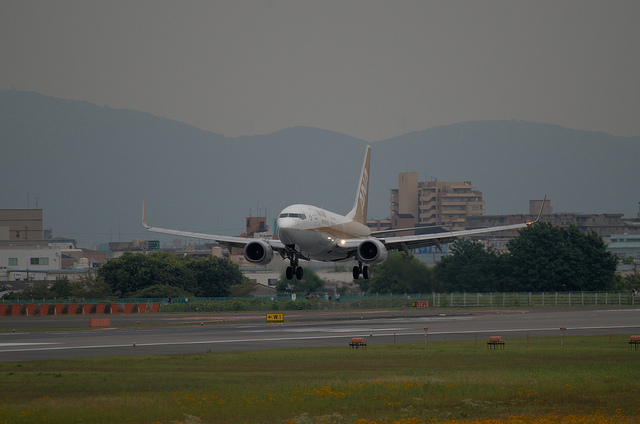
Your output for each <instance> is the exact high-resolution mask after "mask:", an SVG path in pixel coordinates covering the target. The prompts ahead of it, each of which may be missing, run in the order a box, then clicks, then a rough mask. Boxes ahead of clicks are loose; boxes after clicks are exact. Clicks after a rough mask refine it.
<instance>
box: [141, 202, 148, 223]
mask: <svg viewBox="0 0 640 424" xmlns="http://www.w3.org/2000/svg"><path fill="white" fill-rule="evenodd" d="M142 226H143V227H144V228H146V229H147V230H148V229H149V226H148V225H147V212H146V211H145V207H144V199H142Z"/></svg>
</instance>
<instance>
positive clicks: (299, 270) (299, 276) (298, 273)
mask: <svg viewBox="0 0 640 424" xmlns="http://www.w3.org/2000/svg"><path fill="white" fill-rule="evenodd" d="M303 276H304V271H303V270H302V267H301V266H299V267H296V278H297V279H298V280H302V277H303Z"/></svg>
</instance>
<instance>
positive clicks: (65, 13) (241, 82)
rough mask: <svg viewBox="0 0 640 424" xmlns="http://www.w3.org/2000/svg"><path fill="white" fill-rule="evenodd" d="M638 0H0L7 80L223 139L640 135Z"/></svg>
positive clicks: (1, 76)
mask: <svg viewBox="0 0 640 424" xmlns="http://www.w3.org/2000/svg"><path fill="white" fill-rule="evenodd" d="M639 21H640V1H638V0H629V1H621V0H614V1H588V0H576V1H558V0H552V1H541V0H536V1H516V0H509V1H492V0H475V1H456V0H448V1H424V0H422V1H386V2H384V1H373V0H363V1H360V0H356V1H345V0H339V1H333V0H323V1H288V0H260V1H253V0H247V1H243V0H233V1H188V2H187V1H174V0H171V1H157V0H153V1H129V0H126V1H120V0H115V1H114V0H110V1H92V0H81V1H25V0H18V1H8V0H2V2H0V39H1V40H2V42H1V43H0V57H1V63H2V65H1V68H0V89H8V88H11V87H12V86H13V87H15V88H16V89H19V90H27V91H36V92H40V93H43V94H47V95H51V96H56V97H63V98H72V99H77V100H87V101H89V102H92V103H97V104H100V105H102V104H107V105H109V106H111V107H114V108H129V109H136V110H141V111H146V112H151V113H153V114H157V115H161V116H164V117H167V118H171V119H176V120H179V121H183V122H186V123H189V124H192V125H195V126H198V127H200V128H203V129H207V130H211V131H213V132H217V133H221V134H224V135H226V136H240V135H251V134H265V133H270V132H273V131H277V130H279V129H282V128H287V127H291V126H298V125H305V126H313V127H319V128H324V129H329V130H334V131H338V132H342V133H345V134H349V135H352V136H355V137H359V138H362V139H365V140H368V141H375V140H380V139H385V138H388V137H392V136H395V135H399V134H401V133H403V132H409V131H418V130H422V129H426V128H429V127H432V126H435V125H442V124H450V123H454V122H460V121H467V120H485V119H523V120H529V121H537V122H545V123H553V124H559V125H563V126H566V127H570V128H577V129H585V130H598V131H605V132H609V133H612V134H615V135H623V136H638V135H640V25H639V24H638V22H639Z"/></svg>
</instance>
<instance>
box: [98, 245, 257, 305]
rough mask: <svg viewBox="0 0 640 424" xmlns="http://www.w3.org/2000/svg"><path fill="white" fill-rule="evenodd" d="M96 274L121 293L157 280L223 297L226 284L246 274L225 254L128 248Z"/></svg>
mask: <svg viewBox="0 0 640 424" xmlns="http://www.w3.org/2000/svg"><path fill="white" fill-rule="evenodd" d="M98 278H99V280H101V281H104V282H105V283H106V284H107V285H108V286H109V287H110V288H111V291H112V292H115V293H121V295H122V296H124V297H131V296H132V295H134V294H136V293H139V292H140V291H141V290H143V289H146V288H147V287H151V286H154V285H158V284H159V285H161V286H164V285H167V286H171V287H177V288H178V289H180V290H184V291H186V292H189V293H193V294H194V295H195V296H200V297H226V296H228V295H229V287H230V286H232V285H234V284H241V283H242V282H243V281H244V278H245V277H244V276H243V275H242V273H241V272H240V269H239V268H238V266H237V265H236V264H234V263H232V262H231V261H229V260H228V259H226V258H217V257H213V256H210V257H208V258H206V259H201V258H192V257H188V256H182V255H170V254H168V253H162V252H159V253H153V254H151V255H143V254H141V253H137V254H133V253H130V252H127V253H125V254H124V255H122V256H121V257H120V258H117V259H112V260H110V261H108V262H107V263H106V264H104V265H102V266H101V267H100V269H99V270H98Z"/></svg>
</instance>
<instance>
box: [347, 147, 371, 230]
mask: <svg viewBox="0 0 640 424" xmlns="http://www.w3.org/2000/svg"><path fill="white" fill-rule="evenodd" d="M370 158H371V146H367V151H366V154H365V157H364V163H363V164H362V173H361V174H360V184H359V185H358V195H357V197H356V202H355V204H354V205H353V210H352V211H351V213H350V214H349V215H350V216H351V217H352V218H353V220H354V221H356V222H359V223H361V224H366V222H367V204H368V200H367V199H368V193H369V161H370Z"/></svg>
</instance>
